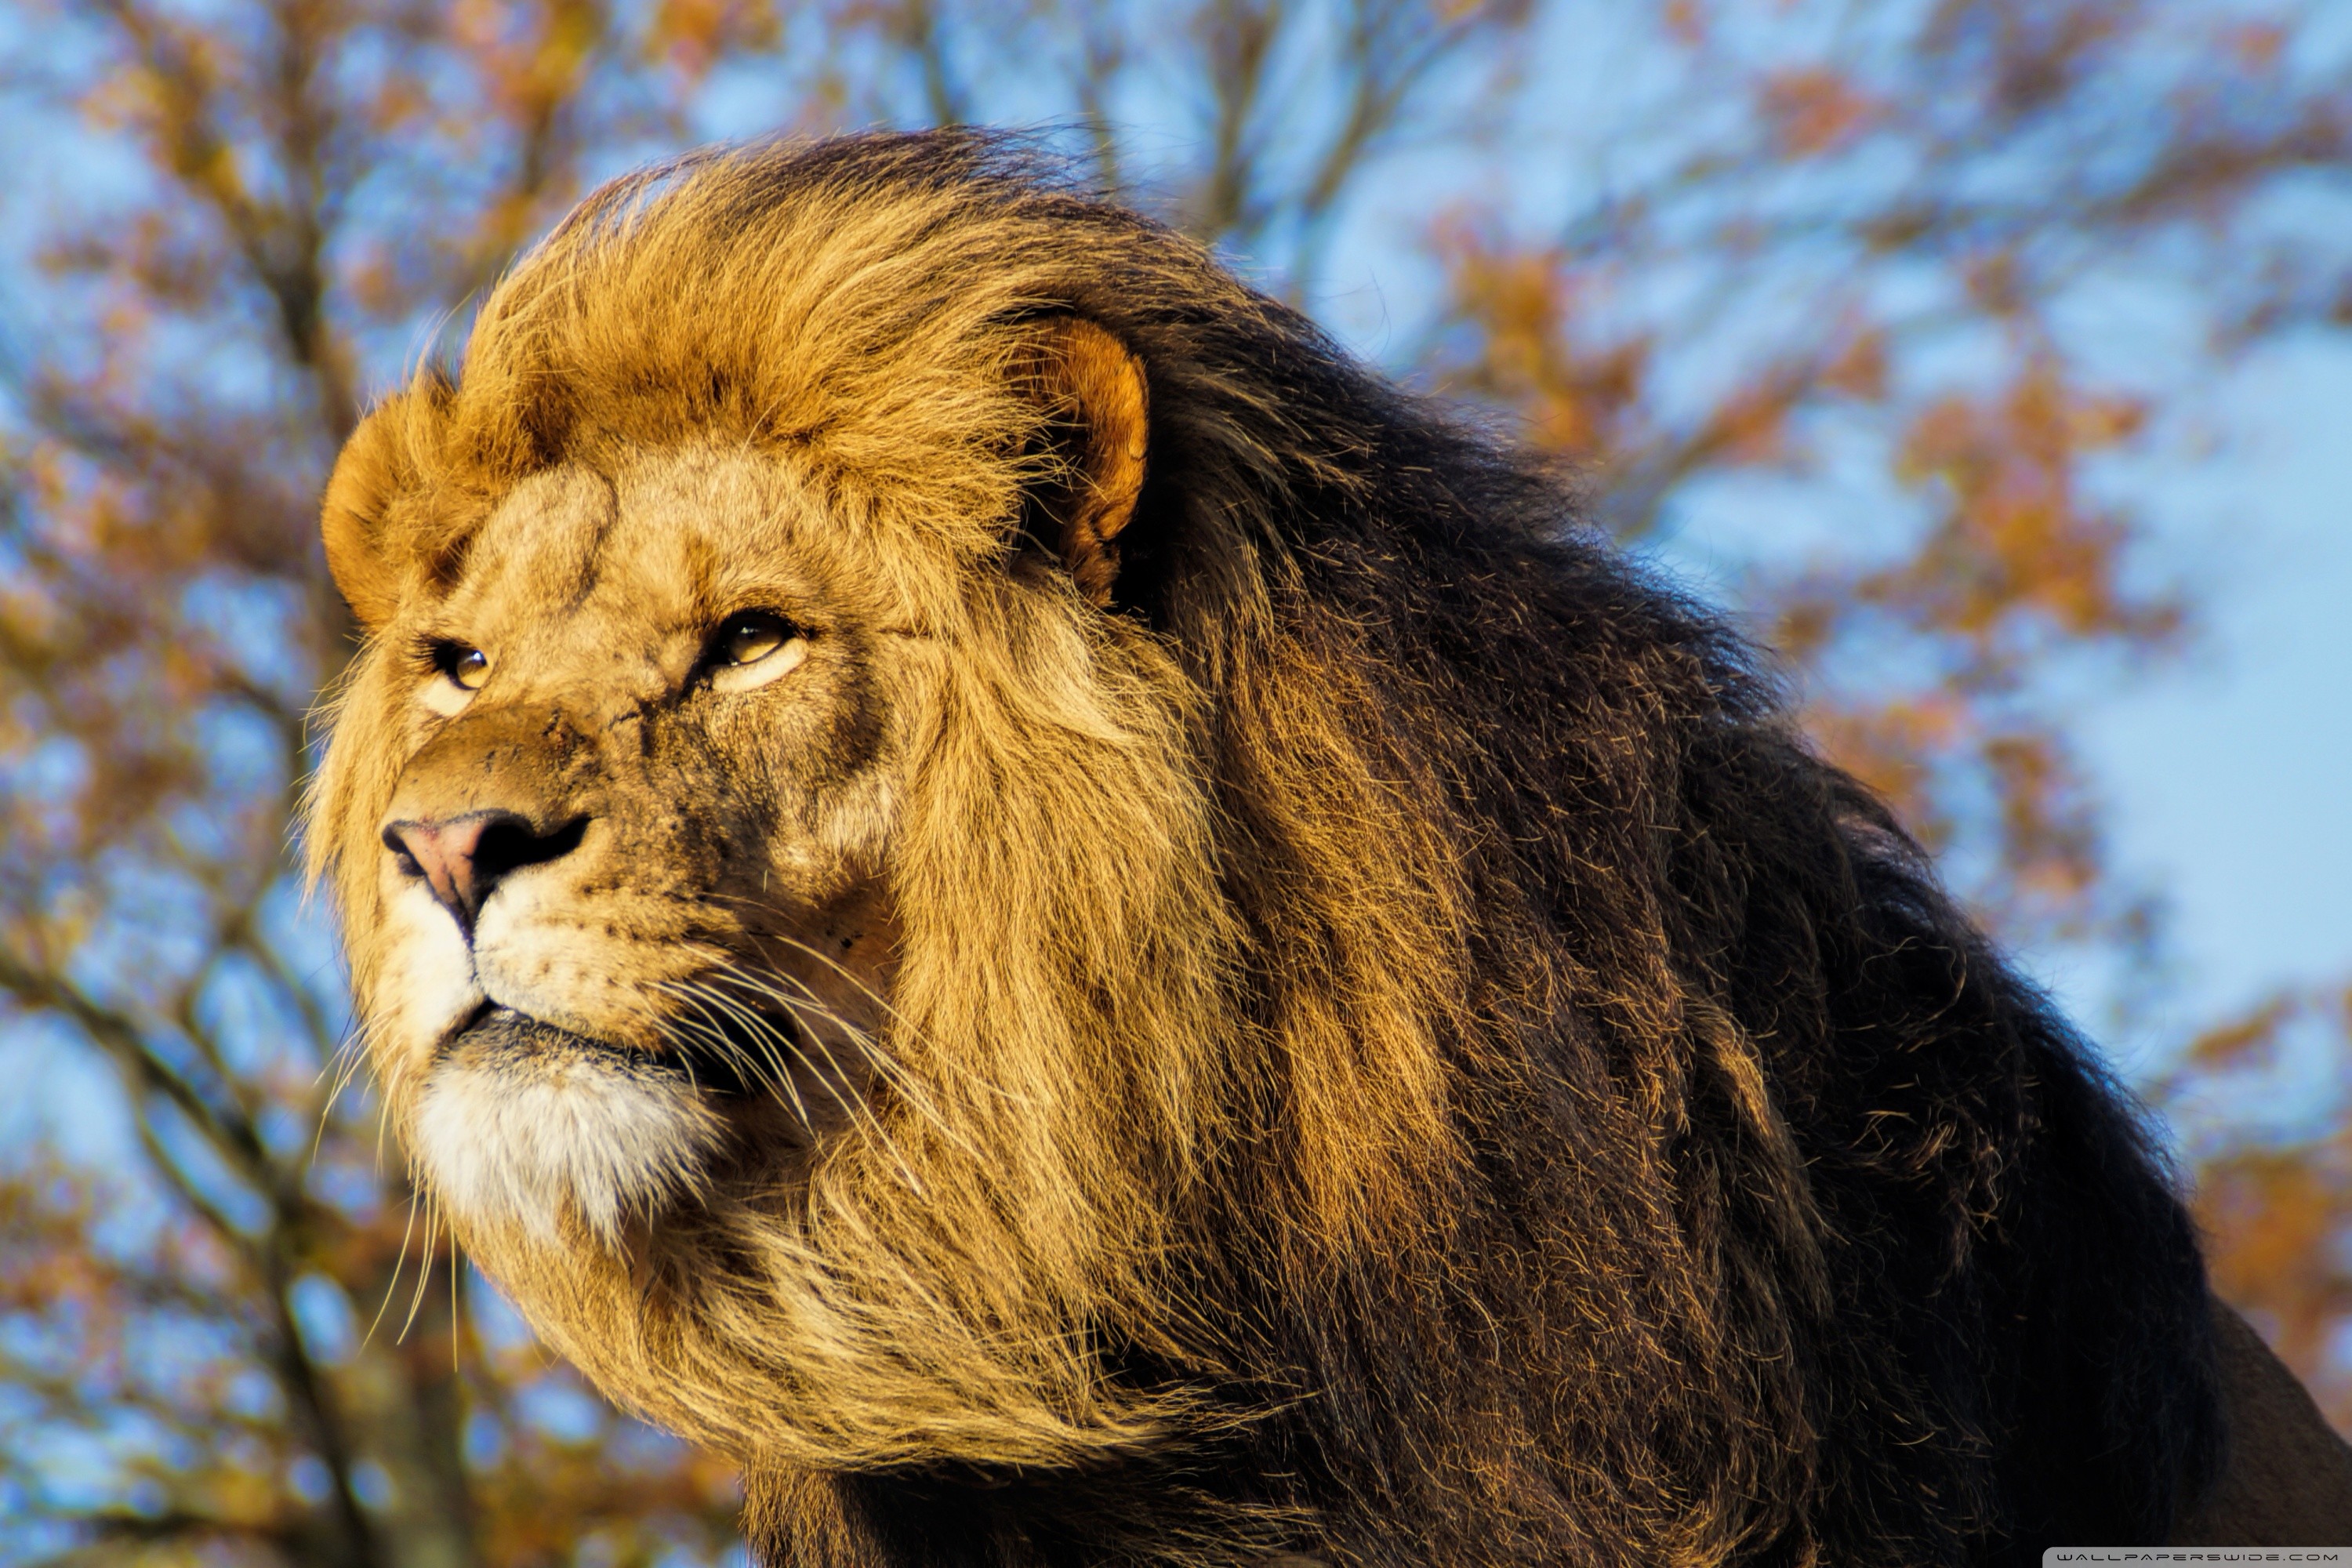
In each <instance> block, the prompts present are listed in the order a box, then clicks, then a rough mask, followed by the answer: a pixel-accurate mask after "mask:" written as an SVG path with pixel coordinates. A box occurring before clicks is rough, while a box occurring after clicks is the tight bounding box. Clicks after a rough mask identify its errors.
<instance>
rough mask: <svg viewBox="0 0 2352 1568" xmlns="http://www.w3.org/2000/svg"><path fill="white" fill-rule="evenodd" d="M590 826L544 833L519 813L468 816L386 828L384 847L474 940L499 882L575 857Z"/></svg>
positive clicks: (580, 821) (582, 821) (584, 822)
mask: <svg viewBox="0 0 2352 1568" xmlns="http://www.w3.org/2000/svg"><path fill="white" fill-rule="evenodd" d="M587 826H588V819H587V818H586V817H584V816H583V817H575V818H574V819H572V821H570V822H567V823H565V824H564V825H563V826H561V827H557V828H553V829H551V830H542V829H541V828H540V827H538V826H536V825H534V824H533V823H532V822H531V821H530V818H528V817H526V816H522V815H521V814H520V813H519V812H512V811H469V812H467V813H466V814H465V815H463V816H451V817H444V818H441V819H438V820H434V821H422V822H389V823H386V824H385V825H384V829H383V847H385V848H386V849H389V850H391V851H392V852H393V854H394V855H395V856H397V857H398V858H399V863H400V868H401V869H402V870H403V871H404V872H406V873H407V874H408V875H410V876H412V877H422V878H424V879H425V882H426V884H427V885H428V886H430V887H431V888H432V889H433V896H434V897H435V898H436V899H437V900H440V901H441V907H442V908H444V909H446V910H448V911H449V913H450V914H451V915H452V916H453V917H455V919H456V920H457V927H458V929H459V930H460V931H464V932H466V933H467V935H468V936H470V935H472V934H473V931H474V921H475V919H476V917H478V915H480V914H481V912H482V905H483V903H484V902H485V901H487V900H488V898H489V896H490V892H491V890H492V889H495V888H496V887H497V886H498V885H499V882H500V881H502V880H503V879H505V878H506V877H508V876H509V874H511V873H513V872H515V871H519V870H520V869H521V868H523V867H525V866H537V865H541V864H543V863H544V862H546V861H549V860H554V859H558V858H562V857H563V856H565V855H568V854H570V853H571V852H572V850H573V849H575V848H577V847H579V844H580V839H581V836H582V835H583V833H585V832H586V831H587Z"/></svg>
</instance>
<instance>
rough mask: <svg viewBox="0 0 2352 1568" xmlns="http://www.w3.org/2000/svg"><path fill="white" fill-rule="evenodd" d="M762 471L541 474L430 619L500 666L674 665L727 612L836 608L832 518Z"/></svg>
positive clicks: (484, 528) (721, 464) (662, 466)
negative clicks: (474, 642) (486, 650)
mask: <svg viewBox="0 0 2352 1568" xmlns="http://www.w3.org/2000/svg"><path fill="white" fill-rule="evenodd" d="M761 467H762V466H761V465H760V464H758V463H756V462H755V461H754V460H752V459H751V458H737V459H733V460H731V461H730V460H726V459H711V458H680V457H667V458H663V457H656V458H648V459H646V460H641V461H638V462H635V463H633V464H629V465H626V466H624V467H620V468H617V470H616V471H599V470H598V469H595V468H589V467H587V466H585V465H582V464H576V463H569V464H565V465H562V466H561V467H559V468H551V469H549V470H546V471H544V472H541V473H539V474H536V475H533V476H532V477H531V478H530V479H526V480H524V481H523V482H522V483H521V484H519V485H517V486H516V487H515V488H514V489H513V490H511V491H509V493H508V495H507V496H506V497H505V498H504V499H503V500H501V501H500V502H499V504H498V506H497V507H496V508H495V509H494V510H492V511H491V513H490V515H489V516H488V518H487V519H486V520H485V521H483V522H482V524H481V525H480V527H479V528H478V530H477V531H476V532H475V534H474V537H473V538H472V540H471V541H470V542H469V544H468V546H467V551H466V554H465V559H464V564H463V568H462V570H461V572H460V574H459V575H458V579H457V583H456V584H455V585H454V586H453V587H452V588H451V590H450V591H449V592H448V594H447V595H446V597H444V598H442V599H441V600H440V601H439V602H438V603H436V604H434V605H430V606H428V607H426V609H425V617H426V618H427V619H428V620H429V621H431V622H432V623H434V626H433V628H432V629H433V630H435V631H436V633H438V634H446V635H450V636H455V637H460V638H467V639H478V640H479V641H480V642H481V643H482V644H484V645H485V646H486V647H491V650H492V652H493V655H494V657H496V656H497V655H499V654H503V655H505V656H507V657H509V658H515V659H523V660H528V661H530V662H531V663H535V664H540V665H561V666H563V667H567V668H575V669H577V668H583V667H601V666H607V665H614V664H643V663H646V662H653V663H656V664H661V665H670V664H676V663H677V662H678V661H680V660H681V659H688V660H690V658H692V655H693V652H694V650H695V649H696V648H697V647H698V646H699V642H700V639H701V637H703V636H704V635H705V634H706V633H707V632H708V631H709V627H710V626H711V625H712V623H713V622H714V621H716V620H717V619H718V618H719V617H721V616H725V615H727V614H730V612H733V611H736V610H740V609H746V608H753V607H770V605H772V603H774V602H777V601H793V602H803V603H804V602H813V601H815V600H817V599H820V598H831V597H835V596H836V595H835V594H834V593H829V592H828V589H831V588H834V587H835V584H832V583H830V582H829V581H828V579H830V578H837V577H838V576H839V575H840V574H839V573H838V571H827V570H824V568H827V567H830V566H834V565H835V557H837V556H838V554H839V553H840V552H838V551H828V550H825V549H824V548H823V547H822V545H823V532H824V530H823V528H822V526H821V525H822V522H823V519H822V518H820V517H813V516H811V515H810V512H811V509H810V508H808V507H807V506H806V505H805V504H800V503H799V498H798V497H796V496H795V495H793V489H792V487H789V486H786V485H782V484H780V483H778V482H777V478H776V476H775V475H774V474H772V473H771V472H762V471H761ZM779 607H789V606H779ZM673 673H675V672H673Z"/></svg>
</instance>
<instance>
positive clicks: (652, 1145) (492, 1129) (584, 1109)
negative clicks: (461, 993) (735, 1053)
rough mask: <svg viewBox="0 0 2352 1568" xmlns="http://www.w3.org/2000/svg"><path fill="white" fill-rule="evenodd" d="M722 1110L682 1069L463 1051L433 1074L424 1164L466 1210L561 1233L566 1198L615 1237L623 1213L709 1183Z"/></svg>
mask: <svg viewBox="0 0 2352 1568" xmlns="http://www.w3.org/2000/svg"><path fill="white" fill-rule="evenodd" d="M719 1136H720V1123H719V1118H718V1116H717V1115H716V1114H715V1113H714V1112H713V1111H712V1110H710V1109H709V1107H708V1106H707V1105H705V1104H704V1103H703V1102H702V1100H701V1097H700V1096H699V1095H698V1094H697V1093H696V1091H695V1090H694V1089H692V1088H691V1087H689V1086H688V1085H687V1084H686V1083H684V1082H682V1081H680V1080H679V1079H677V1078H676V1077H675V1076H673V1075H671V1074H669V1073H667V1072H662V1071H659V1070H657V1069H654V1068H642V1069H640V1068H633V1067H632V1066H631V1065H630V1064H629V1063H627V1062H626V1061H625V1060H621V1059H616V1058H605V1057H603V1056H601V1055H594V1054H585V1053H583V1055H580V1056H578V1057H573V1058H564V1059H560V1060H551V1059H549V1058H547V1057H545V1056H537V1057H534V1058H530V1059H529V1060H524V1061H509V1060H501V1059H499V1058H490V1059H488V1060H482V1059H473V1058H470V1057H469V1055H468V1054H467V1053H465V1052H462V1051H461V1052H460V1053H459V1054H458V1055H457V1056H454V1057H452V1058H450V1059H448V1060H446V1061H444V1062H442V1063H441V1064H439V1065H438V1066H437V1067H436V1068H434V1069H433V1072H432V1075H431V1077H430V1078H428V1079H426V1080H425V1092H424V1095H423V1097H422V1099H421V1100H419V1102H418V1105H417V1110H416V1121H415V1154H416V1159H417V1163H418V1164H419V1165H420V1166H422V1167H423V1170H424V1173H425V1178H426V1179H427V1181H428V1182H430V1184H432V1187H433V1189H434V1191H436V1193H438V1194H440V1195H441V1197H442V1198H443V1199H444V1200H445V1201H446V1202H447V1203H448V1204H449V1205H451V1206H452V1207H453V1208H455V1209H456V1210H457V1212H458V1213H459V1214H460V1215H464V1216H466V1217H467V1218H470V1219H475V1220H481V1221H488V1222H492V1223H511V1224H518V1225H520V1226H522V1227H523V1228H524V1229H525V1230H527V1231H529V1232H530V1234H531V1235H532V1236H533V1237H536V1238H538V1239H539V1240H541V1241H545V1242H553V1241H555V1240H556V1239H557V1237H558V1234H559V1232H558V1224H559V1222H560V1220H561V1218H562V1214H563V1211H564V1209H565V1208H566V1206H567V1205H568V1206H571V1207H573V1208H575V1209H576V1210H577V1211H578V1213H579V1215H580V1217H581V1219H582V1220H583V1222H584V1223H585V1224H586V1225H587V1226H588V1228H589V1230H590V1231H591V1232H593V1234H594V1235H595V1236H596V1237H599V1238H600V1239H601V1240H603V1241H604V1243H606V1244H607V1245H608V1246H609V1245H612V1244H614V1243H616V1242H617V1241H618V1240H619V1237H620V1228H621V1220H622V1218H623V1216H624V1215H626V1214H628V1213H631V1212H639V1213H644V1212H650V1211H652V1210H654V1209H656V1208H657V1207H659V1206H660V1205H662V1204H664V1203H666V1202H667V1201H668V1200H670V1199H672V1198H674V1197H676V1196H677V1195H678V1194H681V1193H687V1192H691V1191H693V1190H694V1189H695V1188H696V1187H697V1186H698V1184H700V1181H701V1176H702V1170H703V1161H704V1160H705V1159H706V1158H707V1157H708V1156H709V1152H710V1151H711V1150H712V1148H713V1147H714V1146H715V1145H716V1144H717V1142H718V1141H719Z"/></svg>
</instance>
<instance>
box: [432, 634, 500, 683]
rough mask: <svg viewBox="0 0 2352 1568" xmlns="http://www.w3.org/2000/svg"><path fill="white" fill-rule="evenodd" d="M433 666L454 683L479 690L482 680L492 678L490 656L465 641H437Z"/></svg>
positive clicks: (434, 648)
mask: <svg viewBox="0 0 2352 1568" xmlns="http://www.w3.org/2000/svg"><path fill="white" fill-rule="evenodd" d="M433 668H436V669H437V670H439V671H440V672H441V673H442V674H444V675H446V676H447V677H448V678H449V679H450V682H451V683H452V684H453V685H457V686H461V687H463V688H465V689H467V691H479V690H480V689H482V682H484V681H485V680H488V679H489V678H490V656H489V655H488V654H486V653H484V652H483V651H482V650H481V649H480V648H478V647H467V646H466V645H465V644H464V643H456V642H443V643H435V644H434V645H433Z"/></svg>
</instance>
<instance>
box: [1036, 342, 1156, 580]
mask: <svg viewBox="0 0 2352 1568" xmlns="http://www.w3.org/2000/svg"><path fill="white" fill-rule="evenodd" d="M1023 370H1024V377H1023V379H1024V382H1025V383H1026V385H1027V387H1028V389H1029V390H1030V391H1031V393H1032V395H1034V396H1035V397H1036V398H1037V400H1038V401H1039V402H1040V403H1041V404H1042V405H1044V408H1045V441H1046V443H1047V445H1048V447H1050V452H1049V453H1048V456H1049V457H1050V458H1051V459H1052V462H1051V464H1050V467H1049V468H1048V469H1047V471H1046V473H1045V476H1044V477H1043V478H1042V479H1039V480H1038V482H1037V483H1036V484H1035V485H1034V487H1033V488H1032V489H1031V491H1030V494H1029V532H1030V533H1031V535H1032V536H1033V537H1034V539H1035V540H1036V541H1037V542H1038V543H1039V544H1040V545H1042V546H1044V547H1045V548H1046V549H1048V550H1052V551H1055V552H1058V554H1059V556H1060V559H1061V563H1062V564H1063V566H1064V567H1065V568H1066V569H1067V570H1068V572H1069V574H1070V577H1071V580H1072V581H1073V582H1075V583H1076V584H1077V587H1078V591H1079V592H1080V593H1082V594H1084V595H1086V596H1087V598H1089V599H1091V600H1093V601H1094V602H1095V603H1096V604H1097V605H1108V603H1110V586H1111V583H1112V581H1113V579H1115V578H1116V577H1117V576H1118V535H1119V532H1120V531H1121V530H1123V529H1125V528H1126V527H1127V525H1128V524H1129V522H1130V521H1133V520H1134V518H1135V508H1136V503H1137V501H1138V500H1140V499H1141V497H1142V494H1143V471H1144V459H1145V454H1146V452H1147V450H1148V448H1149V446H1150V423H1151V422H1150V393H1149V390H1148V389H1147V387H1146V384H1145V382H1144V378H1143V363H1142V362H1141V361H1139V360H1138V359H1137V358H1136V357H1135V355H1133V354H1132V353H1129V352H1128V350H1127V346H1126V345H1125V344H1123V343H1121V342H1119V341H1118V339H1117V338H1115V337H1113V336H1111V334H1110V333H1109V332H1108V331H1104V330H1103V329H1102V328H1101V327H1098V326H1097V325H1096V324H1095V323H1094V322H1092V321H1085V320H1081V319H1079V318H1076V317H1061V318H1057V319H1055V320H1054V321H1048V322H1045V323H1043V324H1042V326H1041V327H1040V329H1039V331H1038V332H1037V335H1036V336H1035V337H1034V339H1033V340H1032V342H1031V347H1030V354H1029V356H1028V357H1027V362H1026V363H1025V364H1024V366H1023Z"/></svg>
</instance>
